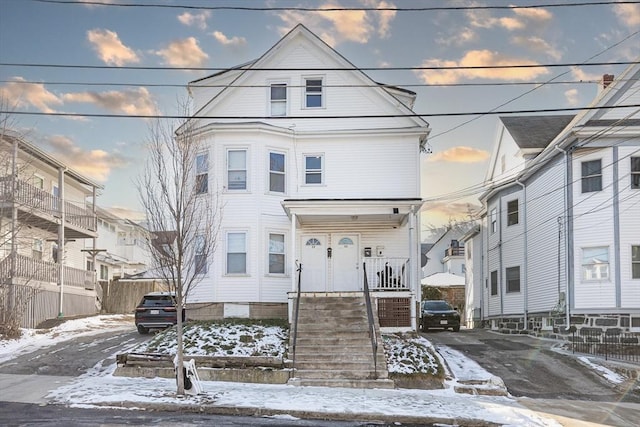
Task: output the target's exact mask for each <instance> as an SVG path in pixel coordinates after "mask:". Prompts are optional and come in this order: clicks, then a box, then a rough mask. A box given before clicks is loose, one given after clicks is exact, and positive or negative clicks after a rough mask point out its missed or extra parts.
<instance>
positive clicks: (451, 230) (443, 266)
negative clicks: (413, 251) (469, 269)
mask: <svg viewBox="0 0 640 427" xmlns="http://www.w3.org/2000/svg"><path fill="white" fill-rule="evenodd" d="M471 226H472V224H471V223H468V224H467V223H461V224H457V225H455V226H450V227H448V228H447V229H446V230H445V231H444V232H443V233H442V235H441V236H440V237H439V238H438V240H436V241H435V242H434V243H433V244H432V245H431V247H430V248H429V250H428V251H427V252H426V255H427V263H426V264H425V265H424V266H423V267H422V277H428V276H431V275H432V274H436V273H450V274H456V275H458V276H462V277H464V273H465V269H466V260H465V255H464V243H463V242H462V241H461V240H460V239H461V238H462V236H463V235H464V234H465V233H466V231H467V230H468V229H469V228H470V227H471Z"/></svg>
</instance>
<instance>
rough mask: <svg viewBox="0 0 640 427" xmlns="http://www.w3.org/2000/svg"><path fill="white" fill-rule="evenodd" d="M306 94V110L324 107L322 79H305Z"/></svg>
mask: <svg viewBox="0 0 640 427" xmlns="http://www.w3.org/2000/svg"><path fill="white" fill-rule="evenodd" d="M304 94H305V104H304V105H305V107H306V108H321V107H322V106H323V100H322V79H321V78H318V77H314V78H309V79H305V87H304Z"/></svg>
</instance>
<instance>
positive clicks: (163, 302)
mask: <svg viewBox="0 0 640 427" xmlns="http://www.w3.org/2000/svg"><path fill="white" fill-rule="evenodd" d="M167 305H173V301H172V300H171V297H168V296H164V295H158V296H146V297H144V300H143V301H142V306H144V307H164V306H167Z"/></svg>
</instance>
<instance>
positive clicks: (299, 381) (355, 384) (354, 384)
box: [287, 378, 395, 389]
mask: <svg viewBox="0 0 640 427" xmlns="http://www.w3.org/2000/svg"><path fill="white" fill-rule="evenodd" d="M287 384H291V385H295V386H303V387H344V388H370V389H372V388H382V389H392V388H395V384H394V383H393V380H390V379H387V378H384V379H377V380H370V379H366V380H365V379H320V378H291V379H290V380H289V381H288V383H287Z"/></svg>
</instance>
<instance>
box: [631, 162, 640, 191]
mask: <svg viewBox="0 0 640 427" xmlns="http://www.w3.org/2000/svg"><path fill="white" fill-rule="evenodd" d="M631 188H632V189H634V190H640V157H632V158H631Z"/></svg>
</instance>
